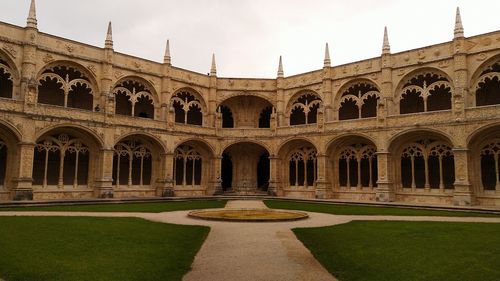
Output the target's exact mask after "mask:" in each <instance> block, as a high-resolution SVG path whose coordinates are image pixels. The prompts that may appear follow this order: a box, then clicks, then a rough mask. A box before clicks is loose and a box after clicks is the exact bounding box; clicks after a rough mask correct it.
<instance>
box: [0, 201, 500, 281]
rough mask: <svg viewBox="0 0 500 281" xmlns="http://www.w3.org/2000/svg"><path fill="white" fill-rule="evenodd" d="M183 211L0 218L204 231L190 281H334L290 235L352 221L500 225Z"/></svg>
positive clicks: (236, 204) (233, 204)
mask: <svg viewBox="0 0 500 281" xmlns="http://www.w3.org/2000/svg"><path fill="white" fill-rule="evenodd" d="M226 208H266V206H265V205H264V204H263V202H262V201H258V200H233V201H229V202H228V203H227V205H226ZM188 212H189V211H176V212H165V213H115V212H0V216H90V217H138V218H144V219H147V220H151V221H155V222H163V223H175V224H185V225H206V226H210V227H211V231H210V233H209V235H208V237H207V239H206V241H205V243H204V244H203V246H202V247H201V249H200V251H199V252H198V254H197V255H196V257H195V260H194V262H193V264H192V270H191V271H190V272H189V273H188V274H186V275H185V276H184V279H183V280H185V281H190V280H207V281H211V280H214V281H215V280H217V281H221V280H237V281H245V280H276V281H278V280H336V279H335V278H334V277H332V276H331V275H330V274H329V273H328V272H327V271H326V270H325V269H324V268H323V267H322V266H321V264H319V262H318V261H317V260H316V259H314V257H313V256H312V254H311V253H310V252H309V250H308V249H307V248H305V247H304V246H303V245H302V243H301V242H300V241H299V240H297V239H296V237H295V235H294V234H293V232H292V231H291V229H292V228H295V227H319V226H327V225H335V224H342V223H347V222H349V221H352V220H399V221H403V220H405V221H450V222H451V221H452V222H483V223H500V218H479V217H425V216H418V217H417V216H415V217H410V216H404V217H403V216H337V215H331V214H321V213H311V212H308V214H309V218H308V219H306V220H301V221H293V222H264V223H251V222H220V221H203V220H196V219H192V218H189V217H188V216H187V213H188Z"/></svg>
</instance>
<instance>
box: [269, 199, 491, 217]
mask: <svg viewBox="0 0 500 281" xmlns="http://www.w3.org/2000/svg"><path fill="white" fill-rule="evenodd" d="M264 203H265V204H266V206H267V207H269V208H273V209H285V210H302V211H309V212H317V213H327V214H335V215H385V216H450V217H499V216H500V215H495V214H484V213H474V212H460V211H439V210H424V209H409V208H396V207H382V206H381V207H378V206H360V205H342V204H321V203H305V202H292V201H281V200H265V201H264Z"/></svg>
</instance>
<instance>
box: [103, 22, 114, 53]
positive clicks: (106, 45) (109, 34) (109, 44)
mask: <svg viewBox="0 0 500 281" xmlns="http://www.w3.org/2000/svg"><path fill="white" fill-rule="evenodd" d="M104 48H110V49H113V29H112V28H111V22H109V24H108V32H107V33H106V41H104Z"/></svg>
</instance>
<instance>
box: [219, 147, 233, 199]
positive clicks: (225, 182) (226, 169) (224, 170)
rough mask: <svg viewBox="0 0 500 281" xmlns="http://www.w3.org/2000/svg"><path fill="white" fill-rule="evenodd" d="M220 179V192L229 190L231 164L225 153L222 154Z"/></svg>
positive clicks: (231, 181) (230, 184)
mask: <svg viewBox="0 0 500 281" xmlns="http://www.w3.org/2000/svg"><path fill="white" fill-rule="evenodd" d="M221 179H222V190H224V191H226V190H230V189H231V186H232V183H233V162H232V161H231V157H230V156H229V155H228V154H226V153H223V154H222V165H221Z"/></svg>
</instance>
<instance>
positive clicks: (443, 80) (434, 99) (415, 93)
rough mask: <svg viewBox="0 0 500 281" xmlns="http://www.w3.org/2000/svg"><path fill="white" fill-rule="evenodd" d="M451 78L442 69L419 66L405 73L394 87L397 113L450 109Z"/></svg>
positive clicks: (452, 89) (452, 88)
mask: <svg viewBox="0 0 500 281" xmlns="http://www.w3.org/2000/svg"><path fill="white" fill-rule="evenodd" d="M453 92H454V87H453V80H452V79H451V77H450V76H449V75H448V74H447V73H445V72H444V71H442V70H439V69H436V68H429V67H425V68H420V69H416V70H414V71H411V72H410V73H408V74H407V75H405V76H404V77H403V78H402V79H401V80H400V82H399V84H398V86H397V87H396V93H395V97H394V100H395V103H396V104H397V105H398V108H399V113H400V114H406V113H416V112H427V111H435V110H447V109H451V99H452V95H453Z"/></svg>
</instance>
